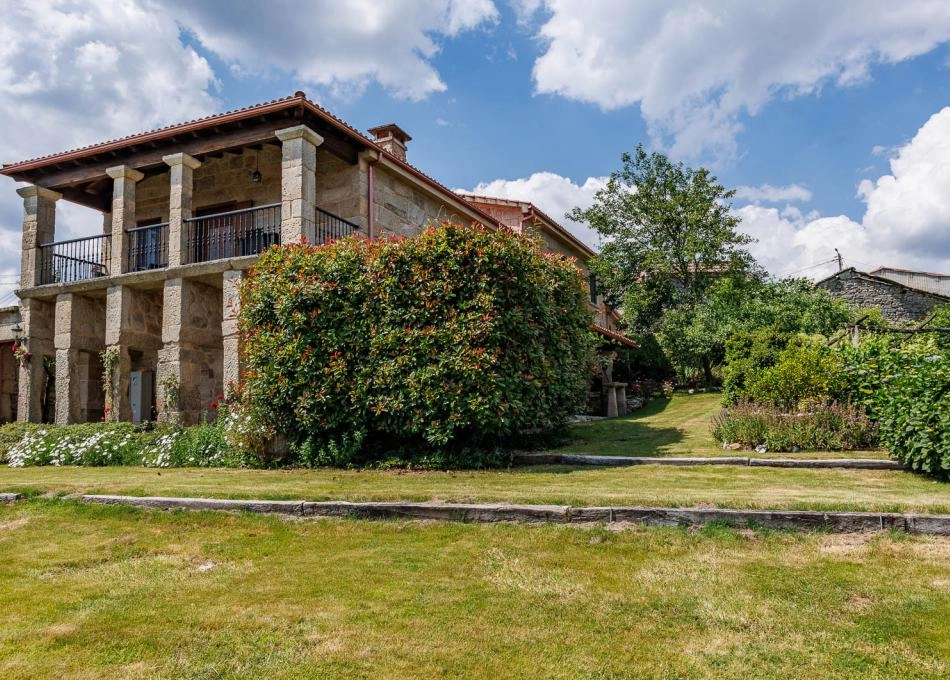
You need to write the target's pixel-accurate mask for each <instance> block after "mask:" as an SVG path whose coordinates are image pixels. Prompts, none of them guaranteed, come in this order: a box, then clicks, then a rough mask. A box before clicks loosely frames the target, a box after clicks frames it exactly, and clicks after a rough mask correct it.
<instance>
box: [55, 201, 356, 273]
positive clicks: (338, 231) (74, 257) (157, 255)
mask: <svg viewBox="0 0 950 680" xmlns="http://www.w3.org/2000/svg"><path fill="white" fill-rule="evenodd" d="M280 213H281V205H280V203H273V204H270V205H261V206H256V207H253V208H246V209H243V210H232V211H230V212H223V213H217V214H214V215H203V216H201V217H195V218H192V219H188V220H185V221H184V223H183V224H182V228H183V230H184V234H185V239H184V244H183V251H182V254H181V258H182V264H194V263H197V262H210V261H212V260H224V259H228V258H232V257H244V256H247V255H257V254H259V253H262V252H263V251H265V250H267V249H268V248H270V247H271V246H272V245H276V244H279V243H280V222H281V214H280ZM314 218H315V219H314V221H313V223H312V224H307V225H305V227H304V229H303V233H304V234H305V236H306V238H307V240H308V241H310V242H311V243H317V244H321V243H326V242H328V241H334V240H337V239H341V238H345V237H347V236H350V235H351V234H353V233H354V232H356V231H358V230H359V229H360V226H359V225H358V224H355V223H354V222H350V221H349V220H345V219H343V218H342V217H340V216H339V215H334V214H333V213H331V212H329V211H327V210H324V209H322V208H316V213H315V215H314ZM171 236H172V235H171V234H170V230H169V225H168V223H167V222H163V223H161V224H150V225H147V226H142V227H134V228H132V229H127V230H126V231H125V237H126V240H127V244H126V248H127V255H128V271H130V272H140V271H148V270H151V269H165V268H166V267H168V265H169V259H168V243H169V239H170V238H171ZM110 252H111V234H99V235H96V236H88V237H86V238H76V239H71V240H69V241H57V242H55V243H45V244H43V245H41V246H40V247H39V252H38V256H39V258H40V271H39V280H38V282H37V284H38V285H45V284H50V283H71V282H74V281H85V280H87V279H96V278H100V277H104V276H109V275H110V272H109V257H110Z"/></svg>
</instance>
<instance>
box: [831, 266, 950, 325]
mask: <svg viewBox="0 0 950 680" xmlns="http://www.w3.org/2000/svg"><path fill="white" fill-rule="evenodd" d="M816 285H817V286H819V287H821V288H824V289H825V290H827V291H828V292H829V293H831V294H832V295H833V296H834V297H837V298H840V299H842V300H846V301H847V302H850V303H851V304H853V305H855V306H856V307H878V308H880V310H881V312H882V313H883V314H884V318H885V319H887V320H888V321H890V322H891V323H907V322H911V321H919V320H920V319H922V318H923V317H924V316H926V315H927V313H928V312H930V310H931V309H933V308H934V307H937V306H939V305H942V304H945V303H947V302H948V301H950V298H946V297H943V296H940V295H935V294H933V293H928V292H925V291H919V290H915V289H913V288H910V287H908V286H904V285H901V284H899V283H897V282H895V281H890V280H887V279H884V278H880V277H877V276H871V275H870V274H865V273H863V272H859V271H856V270H854V269H845V270H844V271H842V272H838V273H837V274H835V275H834V276H831V277H829V278H827V279H825V280H824V281H820V282H818V284H816Z"/></svg>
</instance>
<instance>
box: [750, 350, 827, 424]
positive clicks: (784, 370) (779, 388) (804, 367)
mask: <svg viewBox="0 0 950 680" xmlns="http://www.w3.org/2000/svg"><path fill="white" fill-rule="evenodd" d="M843 369H844V361H843V359H842V357H841V354H840V353H838V352H836V351H834V350H833V349H831V348H830V347H828V345H827V343H826V341H825V339H824V338H822V337H821V336H807V335H796V336H794V337H793V338H792V339H791V340H790V341H789V343H788V345H787V346H786V347H785V349H783V350H782V351H781V352H779V353H778V355H777V356H776V357H775V363H774V364H773V365H772V366H769V367H766V368H762V369H760V370H759V371H758V372H757V373H753V374H752V375H749V376H746V384H745V387H744V389H743V390H742V395H741V396H742V398H744V399H746V400H748V401H752V402H754V403H757V404H771V405H774V406H778V407H780V408H785V409H794V408H797V407H798V404H799V403H800V402H802V401H814V400H822V399H828V398H829V397H831V396H833V395H835V394H837V393H838V392H839V391H840V390H841V387H842V385H843V377H842V371H843Z"/></svg>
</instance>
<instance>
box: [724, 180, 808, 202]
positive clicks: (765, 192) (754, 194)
mask: <svg viewBox="0 0 950 680" xmlns="http://www.w3.org/2000/svg"><path fill="white" fill-rule="evenodd" d="M735 197H736V199H737V200H744V201H751V202H752V203H759V202H764V203H784V202H786V201H793V202H804V203H807V202H808V201H810V200H811V191H809V190H808V189H807V188H805V187H803V186H801V185H800V184H789V185H786V186H783V187H773V186H772V185H771V184H762V185H760V186H757V187H746V186H743V187H737V188H736V196H735Z"/></svg>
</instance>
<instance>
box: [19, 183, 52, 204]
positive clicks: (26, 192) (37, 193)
mask: <svg viewBox="0 0 950 680" xmlns="http://www.w3.org/2000/svg"><path fill="white" fill-rule="evenodd" d="M16 192H17V193H18V194H20V196H21V197H22V198H45V199H46V200H48V201H58V200H59V199H61V198H62V197H63V195H62V194H61V193H59V192H58V191H53V190H52V189H47V188H46V187H41V186H38V185H36V184H31V185H30V186H28V187H20V188H19V189H17V190H16Z"/></svg>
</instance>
